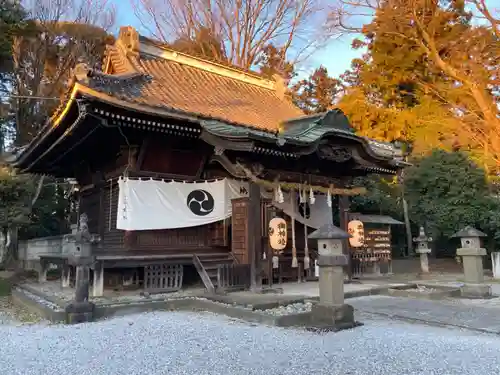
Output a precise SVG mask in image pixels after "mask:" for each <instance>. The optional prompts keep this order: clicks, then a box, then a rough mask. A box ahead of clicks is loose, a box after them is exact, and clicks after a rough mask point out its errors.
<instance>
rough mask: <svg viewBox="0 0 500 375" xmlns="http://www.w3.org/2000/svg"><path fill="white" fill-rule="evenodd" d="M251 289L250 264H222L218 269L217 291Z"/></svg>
mask: <svg viewBox="0 0 500 375" xmlns="http://www.w3.org/2000/svg"><path fill="white" fill-rule="evenodd" d="M249 287H250V265H249V264H221V265H219V267H218V269H217V289H221V290H225V291H227V290H234V289H247V288H249Z"/></svg>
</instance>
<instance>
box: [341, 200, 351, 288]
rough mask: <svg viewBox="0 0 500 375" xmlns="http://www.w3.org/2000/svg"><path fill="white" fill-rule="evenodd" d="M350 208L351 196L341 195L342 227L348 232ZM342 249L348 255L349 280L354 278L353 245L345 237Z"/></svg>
mask: <svg viewBox="0 0 500 375" xmlns="http://www.w3.org/2000/svg"><path fill="white" fill-rule="evenodd" d="M349 210H350V201H349V196H347V195H339V215H340V217H339V223H340V229H342V230H344V231H346V232H347V226H348V224H349ZM342 242H343V246H342V249H343V251H344V255H346V256H347V261H348V264H347V276H348V278H349V281H350V280H351V279H352V259H351V247H350V246H349V240H348V239H343V240H342Z"/></svg>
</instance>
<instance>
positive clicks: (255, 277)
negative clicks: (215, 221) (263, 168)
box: [231, 183, 262, 290]
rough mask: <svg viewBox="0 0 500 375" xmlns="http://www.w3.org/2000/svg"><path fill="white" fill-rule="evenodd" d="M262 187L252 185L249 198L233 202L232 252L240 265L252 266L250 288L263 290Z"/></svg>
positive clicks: (237, 199)
mask: <svg viewBox="0 0 500 375" xmlns="http://www.w3.org/2000/svg"><path fill="white" fill-rule="evenodd" d="M260 202H261V199H260V187H259V185H257V184H254V183H250V186H249V192H248V197H244V198H236V199H233V200H232V201H231V203H232V207H233V215H232V217H231V232H232V235H231V251H232V253H233V255H234V256H235V258H236V259H237V260H238V262H239V263H240V264H249V265H250V287H251V288H252V290H260V289H261V288H262V233H261V232H262V229H261V228H262V215H261V203H260Z"/></svg>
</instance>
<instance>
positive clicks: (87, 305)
mask: <svg viewBox="0 0 500 375" xmlns="http://www.w3.org/2000/svg"><path fill="white" fill-rule="evenodd" d="M94 308H95V305H94V304H93V303H92V302H72V303H70V304H69V305H68V306H66V308H65V309H64V310H65V312H66V324H78V323H87V322H91V321H93V320H94Z"/></svg>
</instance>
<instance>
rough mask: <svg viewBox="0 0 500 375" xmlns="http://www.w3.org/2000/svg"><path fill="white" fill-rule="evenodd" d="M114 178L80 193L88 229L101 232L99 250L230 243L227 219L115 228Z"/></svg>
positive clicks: (177, 248)
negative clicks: (139, 228) (152, 227)
mask: <svg viewBox="0 0 500 375" xmlns="http://www.w3.org/2000/svg"><path fill="white" fill-rule="evenodd" d="M117 208H118V184H117V182H116V181H113V182H112V183H109V182H108V183H107V184H104V185H101V187H96V188H93V189H89V190H87V191H86V192H85V193H83V194H82V195H81V197H80V213H83V212H85V213H87V215H88V216H89V229H90V231H91V232H92V233H98V234H100V235H101V238H102V241H101V246H100V247H99V250H98V251H102V252H106V253H120V252H124V251H126V252H139V253H140V252H147V251H149V252H155V251H167V250H171V251H183V250H185V251H190V250H192V251H195V250H202V249H205V250H208V249H209V248H221V249H222V248H224V249H225V251H227V250H228V249H227V248H228V247H229V224H230V223H229V220H223V221H219V222H216V223H212V224H208V225H202V226H197V227H192V228H179V229H165V230H146V231H129V232H126V231H123V230H119V229H116V217H117Z"/></svg>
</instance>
